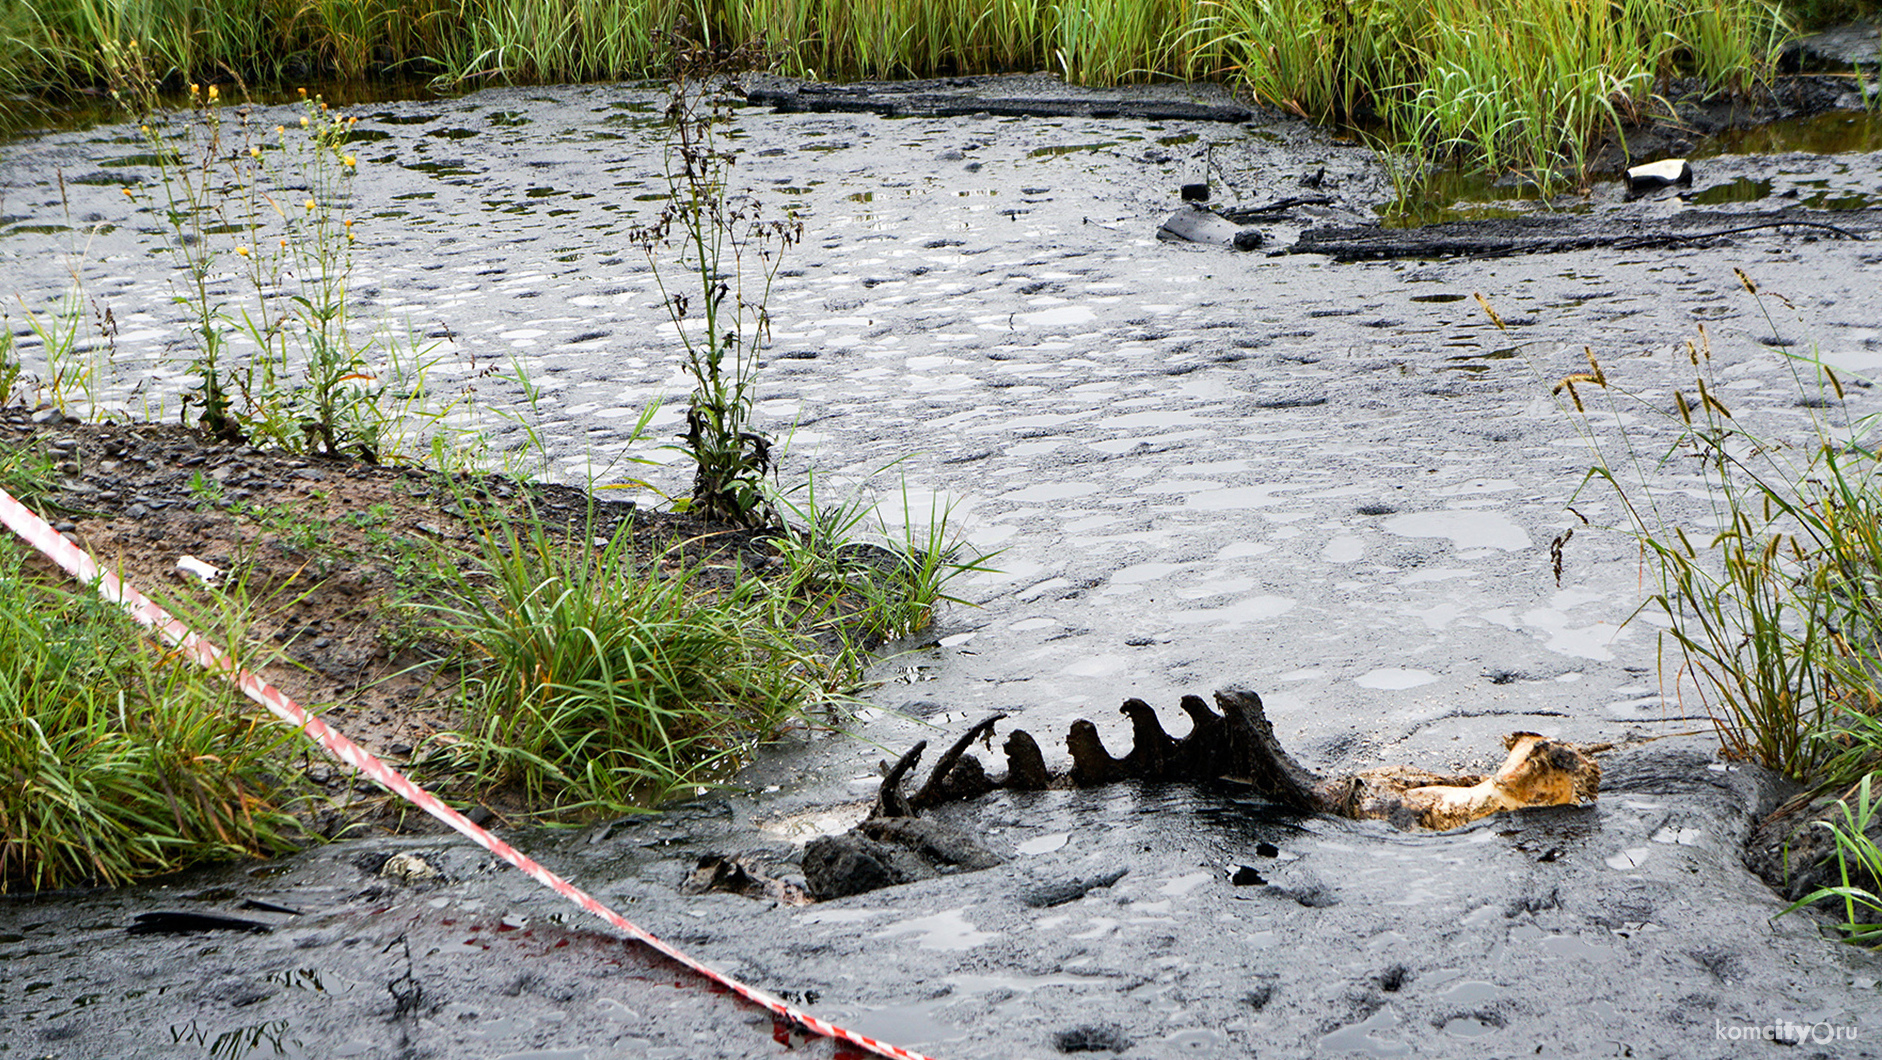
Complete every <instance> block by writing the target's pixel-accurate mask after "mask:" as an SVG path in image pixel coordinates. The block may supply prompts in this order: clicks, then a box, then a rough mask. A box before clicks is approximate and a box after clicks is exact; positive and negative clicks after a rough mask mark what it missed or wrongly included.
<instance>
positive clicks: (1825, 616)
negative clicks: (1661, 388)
mask: <svg viewBox="0 0 1882 1060" xmlns="http://www.w3.org/2000/svg"><path fill="white" fill-rule="evenodd" d="M1738 275H1739V279H1740V281H1741V283H1742V285H1743V286H1744V288H1745V290H1746V291H1747V293H1748V294H1750V295H1752V296H1753V297H1754V298H1758V299H1759V304H1760V306H1763V305H1764V302H1763V298H1764V297H1765V296H1763V295H1761V294H1759V292H1758V291H1757V287H1756V285H1755V284H1754V283H1753V282H1752V281H1751V279H1750V278H1749V277H1748V276H1746V275H1745V274H1744V273H1743V272H1740V273H1739V274H1738ZM1772 297H1776V296H1772ZM1767 322H1770V321H1769V316H1768V313H1767ZM1681 355H1682V356H1683V357H1684V359H1685V360H1686V362H1687V365H1688V367H1689V368H1690V369H1691V371H1692V376H1691V383H1690V385H1689V386H1688V387H1678V388H1675V389H1674V390H1673V391H1672V393H1671V394H1658V393H1635V392H1631V391H1629V390H1627V389H1625V387H1624V384H1623V382H1622V381H1620V380H1616V379H1613V378H1611V377H1610V376H1609V375H1608V373H1607V372H1606V370H1605V369H1603V368H1602V366H1601V364H1600V362H1599V361H1598V359H1597V358H1596V357H1595V356H1594V354H1593V352H1592V351H1590V352H1589V353H1588V368H1589V370H1588V371H1585V372H1575V373H1572V374H1570V375H1567V376H1564V377H1563V378H1562V379H1560V380H1559V381H1558V382H1557V383H1556V384H1555V389H1556V392H1557V393H1558V394H1559V395H1565V396H1566V399H1567V400H1568V401H1570V402H1571V403H1572V405H1573V406H1574V409H1575V411H1576V413H1577V414H1579V415H1581V416H1582V417H1584V421H1585V422H1587V423H1588V424H1589V428H1588V436H1589V437H1590V439H1591V440H1593V439H1595V437H1596V434H1595V430H1594V427H1593V423H1594V422H1595V421H1596V420H1599V419H1606V418H1607V417H1608V416H1609V415H1610V414H1611V415H1613V416H1614V417H1617V418H1618V417H1619V416H1621V415H1622V414H1624V413H1637V414H1640V416H1641V419H1642V420H1644V421H1645V422H1647V423H1656V422H1657V423H1659V424H1660V425H1662V427H1663V428H1664V429H1665V430H1666V431H1667V432H1669V440H1668V442H1667V443H1666V444H1665V446H1664V448H1661V449H1659V450H1658V451H1657V452H1653V451H1648V452H1643V451H1641V450H1640V449H1639V448H1638V446H1637V445H1636V441H1637V437H1639V436H1644V432H1643V431H1642V430H1640V429H1636V430H1634V431H1630V432H1627V433H1625V434H1623V436H1622V439H1621V444H1620V447H1619V449H1618V450H1615V449H1607V450H1604V449H1602V447H1601V445H1600V443H1599V442H1598V441H1597V442H1596V450H1597V456H1598V462H1597V463H1596V465H1595V466H1594V467H1593V468H1592V469H1591V470H1590V471H1589V472H1588V477H1587V482H1588V483H1597V482H1598V483H1601V484H1603V485H1605V486H1607V487H1609V488H1610V489H1611V490H1612V493H1613V496H1614V497H1616V498H1617V499H1618V500H1619V502H1620V505H1621V510H1622V511H1623V512H1624V514H1625V519H1626V524H1625V526H1624V529H1625V530H1626V531H1627V532H1629V533H1630V534H1632V535H1633V537H1634V538H1635V539H1636V540H1637V541H1638V542H1639V544H1640V547H1641V549H1642V551H1643V553H1644V554H1645V555H1646V556H1647V557H1649V558H1650V559H1651V560H1652V561H1653V563H1654V566H1655V567H1656V568H1657V570H1658V572H1659V576H1660V579H1659V580H1660V588H1659V591H1658V592H1657V593H1655V594H1654V595H1653V596H1651V597H1650V598H1649V600H1648V602H1647V604H1646V605H1645V606H1646V608H1648V609H1650V610H1651V612H1652V613H1654V614H1655V615H1656V616H1657V618H1658V619H1660V620H1661V621H1663V622H1664V623H1665V625H1666V634H1665V636H1666V637H1668V638H1669V639H1670V641H1671V642H1672V644H1673V646H1674V647H1675V648H1676V649H1677V652H1678V660H1679V662H1678V665H1677V667H1676V668H1675V670H1674V672H1673V674H1672V677H1673V682H1672V683H1673V691H1674V693H1675V694H1676V695H1679V696H1681V697H1684V696H1685V695H1687V694H1688V693H1689V692H1690V694H1692V695H1694V696H1695V697H1696V698H1697V699H1698V701H1699V704H1700V706H1701V707H1702V708H1703V709H1704V710H1705V711H1706V713H1707V715H1708V716H1709V717H1710V718H1711V719H1712V721H1713V724H1714V727H1715V728H1716V730H1717V732H1718V735H1719V739H1720V742H1721V745H1722V749H1723V751H1724V754H1725V755H1726V757H1728V758H1731V759H1736V760H1740V761H1750V762H1757V763H1758V764H1760V765H1763V766H1765V767H1766V768H1769V769H1772V770H1774V771H1776V772H1779V773H1782V774H1784V775H1786V776H1789V777H1792V778H1794V779H1796V780H1799V781H1803V782H1805V783H1809V784H1821V785H1824V786H1825V787H1833V786H1839V785H1846V784H1851V783H1854V782H1855V780H1856V779H1857V778H1858V777H1859V776H1861V775H1862V774H1863V773H1865V772H1868V771H1869V770H1871V769H1874V768H1876V766H1878V765H1882V755H1878V754H1873V753H1869V754H1865V753H1861V752H1858V753H1855V754H1850V753H1848V751H1849V743H1848V741H1847V740H1846V739H1842V740H1839V739H1837V738H1833V734H1834V733H1835V732H1838V731H1843V730H1844V729H1846V728H1847V723H1848V722H1850V721H1851V720H1852V719H1865V718H1869V719H1872V718H1874V717H1875V716H1876V715H1877V713H1878V711H1879V710H1882V689H1879V688H1878V675H1882V597H1879V596H1878V590H1882V530H1878V527H1877V519H1879V518H1882V452H1878V450H1877V449H1876V448H1875V447H1874V446H1873V444H1872V442H1871V441H1870V436H1871V434H1872V432H1873V430H1874V428H1875V426H1876V424H1875V422H1874V421H1873V420H1871V419H1868V418H1858V419H1855V420H1851V419H1849V418H1848V410H1847V406H1846V404H1845V403H1844V397H1845V392H1844V390H1843V383H1842V380H1841V379H1840V378H1839V377H1838V376H1837V374H1836V373H1835V372H1834V371H1833V370H1832V369H1831V368H1829V367H1828V366H1827V365H1824V364H1823V363H1822V362H1820V361H1817V360H1814V359H1811V358H1805V357H1796V356H1792V357H1791V359H1790V367H1791V369H1792V372H1793V374H1794V376H1795V379H1796V382H1797V385H1798V386H1799V388H1800V390H1801V391H1802V394H1803V400H1802V402H1801V404H1802V405H1803V406H1804V407H1805V408H1806V409H1807V410H1808V411H1809V413H1810V429H1809V432H1808V433H1807V434H1804V435H1801V436H1797V437H1788V438H1786V437H1771V436H1765V435H1762V434H1759V433H1757V432H1755V431H1754V430H1753V429H1752V427H1751V426H1749V425H1748V424H1746V423H1744V422H1741V421H1740V420H1739V419H1738V418H1737V417H1736V416H1735V415H1734V414H1733V412H1732V410H1731V409H1730V408H1729V407H1728V406H1727V405H1726V404H1725V402H1724V400H1723V398H1722V397H1721V393H1722V391H1721V388H1720V384H1719V379H1718V376H1717V372H1716V369H1715V366H1714V363H1713V359H1712V349H1711V344H1710V341H1709V339H1708V337H1707V336H1706V334H1705V331H1704V328H1703V326H1702V327H1701V329H1700V334H1699V337H1698V338H1697V339H1696V340H1693V341H1689V342H1688V343H1687V344H1686V345H1685V347H1684V348H1683V350H1682V351H1681ZM1597 391H1604V392H1605V393H1607V394H1608V395H1609V396H1610V398H1611V408H1610V409H1600V408H1597V409H1596V410H1595V411H1593V412H1591V411H1590V410H1589V406H1588V404H1587V402H1586V401H1585V400H1584V398H1586V399H1587V401H1592V400H1593V395H1594V394H1595V393H1596V392H1597ZM1693 495H1696V496H1698V497H1700V498H1701V499H1702V500H1701V502H1700V505H1699V507H1698V508H1697V509H1691V508H1688V507H1686V505H1685V498H1686V497H1687V496H1693ZM1875 750H1882V745H1878V746H1877V748H1875Z"/></svg>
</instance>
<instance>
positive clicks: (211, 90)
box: [209, 85, 217, 99]
mask: <svg viewBox="0 0 1882 1060" xmlns="http://www.w3.org/2000/svg"><path fill="white" fill-rule="evenodd" d="M216 95H217V93H216V86H214V85H210V86H209V98H210V99H215V98H216Z"/></svg>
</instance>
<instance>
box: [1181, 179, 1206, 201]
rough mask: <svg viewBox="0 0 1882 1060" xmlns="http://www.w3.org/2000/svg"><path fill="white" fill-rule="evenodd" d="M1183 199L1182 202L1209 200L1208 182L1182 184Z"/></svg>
mask: <svg viewBox="0 0 1882 1060" xmlns="http://www.w3.org/2000/svg"><path fill="white" fill-rule="evenodd" d="M1183 201H1184V202H1208V201H1209V185H1208V183H1206V182H1204V183H1200V184H1185V185H1183Z"/></svg>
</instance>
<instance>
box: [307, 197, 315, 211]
mask: <svg viewBox="0 0 1882 1060" xmlns="http://www.w3.org/2000/svg"><path fill="white" fill-rule="evenodd" d="M314 205H315V203H314V200H312V199H309V200H307V208H308V209H310V210H311V209H313V208H314Z"/></svg>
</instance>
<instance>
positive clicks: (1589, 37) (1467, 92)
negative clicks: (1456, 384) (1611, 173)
mask: <svg viewBox="0 0 1882 1060" xmlns="http://www.w3.org/2000/svg"><path fill="white" fill-rule="evenodd" d="M1211 6H1212V8H1213V14H1212V15H1211V17H1210V18H1209V19H1208V20H1207V22H1206V23H1205V25H1204V28H1203V29H1202V30H1201V32H1205V33H1210V34H1213V37H1212V39H1211V41H1210V46H1209V47H1206V48H1203V49H1201V53H1202V54H1204V55H1208V54H1211V53H1217V52H1219V55H1220V61H1221V62H1222V63H1223V64H1224V69H1226V70H1227V71H1229V72H1231V73H1232V74H1233V75H1234V76H1235V77H1236V78H1238V79H1239V80H1241V81H1243V82H1244V83H1246V84H1247V85H1248V86H1249V87H1250V88H1251V89H1252V90H1253V91H1254V92H1255V93H1256V94H1257V95H1258V96H1260V97H1262V98H1264V99H1267V100H1269V101H1271V102H1273V103H1275V104H1276V105H1278V106H1281V107H1284V108H1286V109H1289V110H1292V111H1295V112H1296V113H1299V114H1301V115H1303V116H1306V117H1311V118H1316V119H1321V120H1347V121H1354V120H1359V121H1364V120H1367V119H1376V120H1378V121H1380V122H1382V123H1383V126H1384V129H1385V135H1386V137H1387V139H1388V140H1390V141H1391V142H1392V143H1393V144H1395V145H1397V146H1399V147H1401V148H1409V149H1411V150H1412V152H1413V153H1414V155H1415V156H1416V157H1415V161H1417V162H1419V163H1430V162H1436V161H1443V160H1452V159H1463V160H1468V161H1471V162H1473V163H1476V164H1480V165H1482V166H1484V167H1486V168H1489V169H1493V170H1498V169H1511V170H1520V171H1524V172H1528V173H1531V174H1534V175H1537V176H1539V177H1540V178H1541V179H1542V180H1543V182H1544V183H1549V182H1551V178H1552V177H1553V176H1554V171H1555V170H1556V169H1558V168H1562V167H1566V168H1568V169H1571V170H1574V171H1575V174H1574V175H1579V171H1580V170H1581V169H1582V168H1583V167H1584V165H1585V163H1586V161H1587V157H1588V152H1589V150H1590V148H1591V147H1592V146H1593V145H1594V143H1595V142H1596V140H1597V139H1598V138H1600V137H1602V136H1605V135H1616V136H1618V135H1620V134H1621V132H1622V125H1623V123H1624V122H1625V121H1627V120H1629V119H1633V118H1636V117H1639V116H1641V115H1643V114H1646V113H1648V112H1650V111H1651V110H1653V109H1654V107H1655V106H1656V105H1658V103H1659V100H1658V99H1657V98H1656V95H1655V94H1656V93H1658V92H1665V91H1666V90H1667V87H1668V84H1669V79H1671V78H1673V77H1675V76H1682V75H1683V76H1693V77H1696V78H1698V79H1699V80H1700V81H1701V82H1702V83H1703V85H1704V86H1705V87H1706V88H1708V89H1714V90H1724V89H1744V88H1748V87H1750V86H1751V85H1753V84H1754V83H1756V82H1759V81H1762V80H1764V79H1766V78H1768V77H1769V76H1770V75H1771V72H1772V70H1773V68H1774V64H1775V62H1776V58H1777V53H1778V50H1779V49H1780V48H1781V47H1782V45H1783V43H1784V42H1785V40H1786V39H1787V36H1788V31H1787V30H1786V28H1785V25H1784V22H1783V20H1782V18H1781V17H1780V14H1779V12H1778V9H1777V8H1776V7H1774V6H1772V5H1769V4H1766V3H1763V2H1761V0H1514V2H1507V3H1505V2H1498V3H1491V2H1488V0H1420V2H1412V0H1370V2H1349V0H1211Z"/></svg>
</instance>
